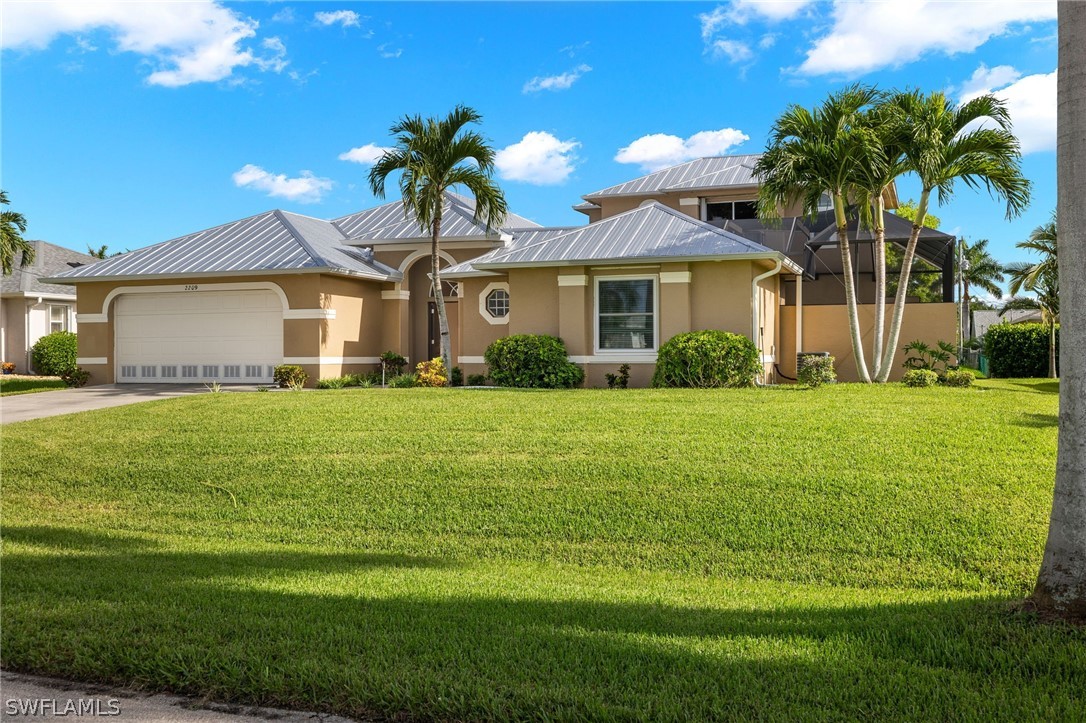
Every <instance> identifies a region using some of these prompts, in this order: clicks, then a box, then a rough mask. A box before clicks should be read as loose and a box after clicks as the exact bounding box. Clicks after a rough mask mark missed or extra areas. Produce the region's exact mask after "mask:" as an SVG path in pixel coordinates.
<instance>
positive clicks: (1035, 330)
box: [984, 324, 1060, 377]
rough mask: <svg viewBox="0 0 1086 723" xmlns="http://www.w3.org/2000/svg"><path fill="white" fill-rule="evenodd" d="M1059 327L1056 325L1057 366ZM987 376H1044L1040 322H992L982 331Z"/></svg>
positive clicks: (1044, 344) (1045, 336) (1043, 336)
mask: <svg viewBox="0 0 1086 723" xmlns="http://www.w3.org/2000/svg"><path fill="white" fill-rule="evenodd" d="M1059 349H1060V327H1059V325H1057V326H1056V365H1057V369H1058V368H1059V358H1060V357H1059ZM984 356H986V357H988V376H990V377H1047V376H1048V327H1047V326H1045V325H1044V324H996V325H994V326H990V327H988V331H987V332H985V334H984Z"/></svg>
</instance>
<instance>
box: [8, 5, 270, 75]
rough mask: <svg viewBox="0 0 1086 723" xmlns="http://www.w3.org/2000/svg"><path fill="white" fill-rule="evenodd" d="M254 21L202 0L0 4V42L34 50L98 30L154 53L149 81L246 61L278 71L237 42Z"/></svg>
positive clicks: (217, 70)
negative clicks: (0, 29)
mask: <svg viewBox="0 0 1086 723" xmlns="http://www.w3.org/2000/svg"><path fill="white" fill-rule="evenodd" d="M257 26H258V23H257V22H256V21H255V20H253V19H252V18H249V17H246V16H244V15H241V14H239V13H237V12H235V11H234V10H230V9H228V8H226V7H223V6H222V5H220V4H218V3H217V2H211V1H209V0H205V1H202V2H201V1H197V2H184V3H151V2H147V3H131V2H120V1H117V2H88V3H76V2H36V3H5V5H4V25H3V33H2V34H0V46H2V47H4V48H16V49H23V50H41V49H44V48H46V47H48V46H49V44H50V43H51V42H52V41H53V40H54V39H55V38H56V37H57V36H60V35H68V34H76V35H78V34H79V33H86V32H91V31H95V30H105V31H107V32H108V33H109V34H110V35H111V36H112V38H113V41H114V43H115V47H116V50H118V51H123V52H131V53H136V54H138V55H142V56H145V57H148V58H151V59H152V60H153V63H152V67H154V70H153V72H151V74H150V75H149V76H147V82H148V83H150V84H151V85H162V86H167V87H171V88H172V87H178V86H183V85H189V84H190V83H204V82H216V81H220V80H224V79H227V78H229V77H230V76H231V75H232V74H233V73H234V71H235V69H237V68H244V67H247V66H255V67H257V68H259V69H262V70H273V71H278V70H281V66H280V65H279V64H278V63H277V62H274V61H273V62H270V63H269V61H268V59H267V58H262V57H260V56H258V55H256V54H254V52H253V50H252V49H251V48H249V47H246V46H245V45H244V44H243V43H244V41H245V40H247V39H249V38H252V37H255V35H256V29H257ZM283 50H284V53H285V49H283ZM273 57H274V56H273ZM284 65H285V61H284Z"/></svg>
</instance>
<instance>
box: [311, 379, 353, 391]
mask: <svg viewBox="0 0 1086 723" xmlns="http://www.w3.org/2000/svg"><path fill="white" fill-rule="evenodd" d="M351 381H352V377H351V376H345V377H331V378H329V379H321V380H320V381H318V382H317V389H343V388H344V387H346V386H348V385H349V384H350V383H351Z"/></svg>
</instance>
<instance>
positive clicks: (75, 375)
mask: <svg viewBox="0 0 1086 723" xmlns="http://www.w3.org/2000/svg"><path fill="white" fill-rule="evenodd" d="M60 379H61V381H63V382H64V383H65V384H66V385H68V386H69V387H85V386H87V382H89V381H90V372H88V371H87V370H86V369H84V368H83V367H76V368H75V369H69V370H68V371H66V372H64V373H63V374H61V375H60Z"/></svg>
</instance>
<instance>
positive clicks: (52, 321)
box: [49, 305, 68, 333]
mask: <svg viewBox="0 0 1086 723" xmlns="http://www.w3.org/2000/svg"><path fill="white" fill-rule="evenodd" d="M55 331H68V307H67V306H52V305H51V306H50V307H49V333H53V332H55Z"/></svg>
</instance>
